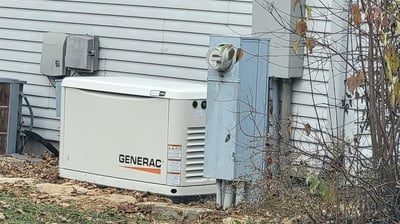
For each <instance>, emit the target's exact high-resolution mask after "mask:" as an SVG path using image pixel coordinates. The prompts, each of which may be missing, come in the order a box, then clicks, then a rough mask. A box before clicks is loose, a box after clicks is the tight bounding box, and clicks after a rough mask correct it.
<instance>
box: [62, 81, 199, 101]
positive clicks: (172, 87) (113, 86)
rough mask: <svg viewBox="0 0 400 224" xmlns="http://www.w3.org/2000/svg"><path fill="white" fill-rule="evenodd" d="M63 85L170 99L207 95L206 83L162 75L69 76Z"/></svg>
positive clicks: (197, 97) (195, 97) (194, 97)
mask: <svg viewBox="0 0 400 224" xmlns="http://www.w3.org/2000/svg"><path fill="white" fill-rule="evenodd" d="M61 86H64V87H70V88H77V89H86V90H93V91H101V92H110V93H119V94H127V95H139V96H149V97H159V98H170V99H205V98H206V97H207V85H206V83H203V82H200V81H188V80H177V79H172V78H170V79H169V78H160V77H122V76H121V77H120V76H109V77H104V76H92V77H68V78H65V79H63V81H62V84H61Z"/></svg>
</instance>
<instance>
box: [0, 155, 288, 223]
mask: <svg viewBox="0 0 400 224" xmlns="http://www.w3.org/2000/svg"><path fill="white" fill-rule="evenodd" d="M0 177H1V178H0V190H1V191H6V192H11V193H13V194H15V195H21V196H24V197H27V198H30V199H32V200H34V201H35V202H36V203H54V204H57V205H61V206H63V207H64V206H65V207H68V206H70V205H71V204H74V206H75V205H78V206H79V207H81V208H82V209H92V210H96V209H99V208H104V207H112V208H114V209H116V210H117V211H118V212H119V213H121V214H124V215H127V216H141V217H144V218H146V220H151V222H152V223H235V224H238V223H249V220H252V221H251V222H250V223H278V222H277V221H276V220H275V219H274V218H273V217H272V216H271V215H270V213H268V212H265V213H263V215H262V218H254V217H250V216H248V215H247V214H248V212H247V211H246V210H245V209H243V208H240V207H237V208H232V209H230V210H227V211H222V210H220V209H217V207H216V205H215V203H214V201H213V200H212V199H211V200H208V201H205V202H204V201H203V202H198V201H191V202H189V203H186V204H176V203H172V201H171V200H170V199H169V198H166V197H163V196H159V195H154V194H150V193H146V192H136V191H132V190H124V189H116V188H110V187H103V186H98V185H95V184H91V183H85V182H79V181H75V180H69V179H63V178H60V177H59V176H58V159H57V158H54V157H52V156H50V155H49V154H45V155H44V156H41V157H37V156H36V157H35V156H32V155H24V156H22V157H21V156H17V158H16V157H15V156H0ZM28 188H29V189H30V190H29V193H26V192H24V191H27V189H28ZM32 189H33V190H32ZM254 220H262V221H254ZM281 221H282V219H280V222H279V223H281ZM285 222H286V223H292V221H290V219H287V220H286V221H285Z"/></svg>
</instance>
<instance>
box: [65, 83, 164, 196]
mask: <svg viewBox="0 0 400 224" xmlns="http://www.w3.org/2000/svg"><path fill="white" fill-rule="evenodd" d="M168 101H169V100H168V99H160V98H149V97H136V96H130V95H120V94H112V93H105V92H96V91H88V90H81V89H75V88H66V87H63V89H62V113H61V127H62V130H61V135H62V136H61V143H60V151H61V152H60V169H65V170H73V171H77V172H81V173H89V174H95V175H100V176H104V177H113V178H117V179H118V178H119V179H124V180H132V181H142V182H149V183H156V184H166V165H167V164H166V158H167V151H166V150H165V148H166V145H167V128H168V107H169V102H168ZM68 178H74V177H71V176H68ZM132 185H133V184H132ZM113 186H115V187H119V185H118V181H116V182H115V184H113ZM132 188H133V189H134V186H132Z"/></svg>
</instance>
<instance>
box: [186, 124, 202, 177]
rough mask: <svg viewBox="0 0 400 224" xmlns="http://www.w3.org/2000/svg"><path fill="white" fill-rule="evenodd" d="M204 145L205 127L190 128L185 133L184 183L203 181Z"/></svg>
mask: <svg viewBox="0 0 400 224" xmlns="http://www.w3.org/2000/svg"><path fill="white" fill-rule="evenodd" d="M204 143H205V127H190V128H188V131H187V145H186V175H185V178H186V181H187V182H197V181H204V180H205V179H206V178H205V177H203V167H204Z"/></svg>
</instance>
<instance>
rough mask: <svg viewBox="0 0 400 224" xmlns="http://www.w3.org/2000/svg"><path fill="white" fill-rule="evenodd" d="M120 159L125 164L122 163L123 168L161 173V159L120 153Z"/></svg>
mask: <svg viewBox="0 0 400 224" xmlns="http://www.w3.org/2000/svg"><path fill="white" fill-rule="evenodd" d="M118 160H119V163H120V164H124V165H121V167H123V168H127V169H133V170H138V171H143V172H148V173H154V174H161V160H160V159H153V158H148V157H141V156H132V155H124V154H120V155H119V156H118ZM125 164H126V165H125Z"/></svg>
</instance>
